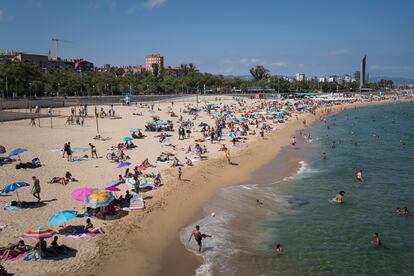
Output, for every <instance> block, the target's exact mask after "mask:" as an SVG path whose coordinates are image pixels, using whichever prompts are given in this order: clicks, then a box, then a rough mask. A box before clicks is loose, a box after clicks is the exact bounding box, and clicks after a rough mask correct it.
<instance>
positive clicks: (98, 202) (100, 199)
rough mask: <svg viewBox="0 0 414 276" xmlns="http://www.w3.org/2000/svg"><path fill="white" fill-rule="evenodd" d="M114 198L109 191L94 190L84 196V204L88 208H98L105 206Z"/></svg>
mask: <svg viewBox="0 0 414 276" xmlns="http://www.w3.org/2000/svg"><path fill="white" fill-rule="evenodd" d="M112 200H114V195H113V194H112V193H111V192H110V191H106V190H96V191H93V192H92V193H90V194H89V196H88V197H87V198H86V201H85V203H86V206H87V207H90V208H99V207H104V206H107V205H108V204H109V203H111V202H112Z"/></svg>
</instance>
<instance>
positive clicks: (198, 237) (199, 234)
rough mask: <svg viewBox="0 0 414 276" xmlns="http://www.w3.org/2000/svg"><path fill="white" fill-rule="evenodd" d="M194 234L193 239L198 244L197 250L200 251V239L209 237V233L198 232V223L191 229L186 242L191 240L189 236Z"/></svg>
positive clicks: (201, 245)
mask: <svg viewBox="0 0 414 276" xmlns="http://www.w3.org/2000/svg"><path fill="white" fill-rule="evenodd" d="M193 236H194V239H195V240H196V242H197V244H198V252H201V248H202V247H203V244H202V239H203V238H211V237H212V236H211V235H207V234H201V232H200V225H196V228H195V229H194V230H193V232H192V233H191V235H190V238H189V239H188V242H190V241H191V238H192V237H193Z"/></svg>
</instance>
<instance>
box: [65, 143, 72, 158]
mask: <svg viewBox="0 0 414 276" xmlns="http://www.w3.org/2000/svg"><path fill="white" fill-rule="evenodd" d="M66 155H67V160H68V161H72V148H71V147H70V142H68V143H67V146H66Z"/></svg>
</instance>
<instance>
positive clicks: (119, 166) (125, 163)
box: [116, 162, 131, 169]
mask: <svg viewBox="0 0 414 276" xmlns="http://www.w3.org/2000/svg"><path fill="white" fill-rule="evenodd" d="M129 165H131V163H130V162H121V163H119V164H118V166H116V167H117V168H118V169H121V168H123V167H128V166H129Z"/></svg>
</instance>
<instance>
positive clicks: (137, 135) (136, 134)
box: [131, 130, 145, 139]
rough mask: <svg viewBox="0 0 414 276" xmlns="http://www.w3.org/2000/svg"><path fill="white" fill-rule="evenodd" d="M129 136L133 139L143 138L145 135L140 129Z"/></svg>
mask: <svg viewBox="0 0 414 276" xmlns="http://www.w3.org/2000/svg"><path fill="white" fill-rule="evenodd" d="M131 137H132V138H134V139H143V138H145V135H144V134H143V133H142V132H141V130H138V133H136V132H132V134H131Z"/></svg>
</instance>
